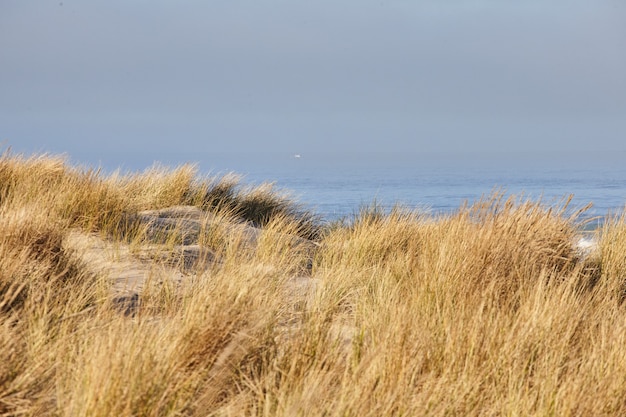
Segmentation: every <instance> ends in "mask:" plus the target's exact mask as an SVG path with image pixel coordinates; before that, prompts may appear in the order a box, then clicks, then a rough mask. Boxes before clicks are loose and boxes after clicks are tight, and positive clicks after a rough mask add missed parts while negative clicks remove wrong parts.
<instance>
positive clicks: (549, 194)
mask: <svg viewBox="0 0 626 417" xmlns="http://www.w3.org/2000/svg"><path fill="white" fill-rule="evenodd" d="M624 161H626V153H623V152H622V153H615V152H614V153H603V152H587V153H556V152H555V153H541V154H540V153H523V154H520V153H479V152H475V153H465V154H462V153H427V154H417V153H414V154H394V153H376V154H374V153H359V152H356V153H350V154H337V153H311V154H299V155H296V154H286V153H285V154H263V155H250V154H243V153H242V154H228V155H207V156H204V157H203V160H202V161H201V163H200V167H201V169H202V170H204V171H207V172H211V173H214V174H220V173H226V172H236V173H239V174H241V175H243V177H244V178H243V181H242V183H244V184H259V183H263V182H271V183H274V184H275V187H276V188H277V189H279V190H282V191H284V192H286V193H288V194H290V195H291V196H292V197H293V198H294V199H296V200H297V201H299V202H300V203H301V204H302V205H303V206H304V207H306V208H307V209H310V210H312V211H314V212H315V213H317V214H319V215H320V216H322V217H323V218H324V219H326V220H336V219H340V218H345V217H349V216H351V215H353V214H354V213H356V212H357V211H358V210H359V209H360V208H361V207H363V206H367V205H371V204H372V203H373V202H376V204H378V205H380V206H382V207H386V208H390V207H392V206H394V205H395V204H399V205H402V206H404V207H407V208H410V209H418V210H422V211H426V212H429V213H432V214H437V213H451V212H454V211H455V210H457V209H458V208H459V207H461V206H462V205H463V204H464V203H469V204H471V203H472V202H475V201H477V200H479V199H481V197H484V196H488V195H490V194H491V193H492V192H493V191H494V190H496V189H498V190H501V191H502V192H504V193H506V195H516V196H524V198H529V199H532V200H535V201H538V200H541V202H542V203H544V204H545V205H549V206H555V207H556V206H559V203H560V202H562V200H563V199H564V198H566V197H567V196H569V195H573V199H572V202H571V204H570V206H569V208H570V210H576V209H579V208H581V207H583V206H585V205H587V204H588V203H592V204H593V206H592V208H591V209H589V210H587V211H586V212H585V214H584V217H586V218H590V217H595V216H599V217H605V216H606V215H607V214H617V213H621V212H622V211H623V209H624V206H625V204H626V163H624Z"/></svg>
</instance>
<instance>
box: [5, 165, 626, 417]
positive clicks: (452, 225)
mask: <svg viewBox="0 0 626 417" xmlns="http://www.w3.org/2000/svg"><path fill="white" fill-rule="evenodd" d="M567 203H568V201H567V200H565V201H563V202H562V203H560V204H553V205H545V204H543V203H541V202H534V201H528V200H524V199H521V198H506V197H504V196H503V195H502V194H498V193H495V194H494V195H492V196H490V197H489V198H486V199H485V200H484V201H481V202H478V203H476V204H475V205H473V206H470V207H461V208H459V210H458V211H457V212H456V213H454V214H452V215H449V216H444V217H437V218H433V217H429V216H426V215H423V214H420V213H417V212H411V211H407V210H403V209H400V208H397V209H395V210H393V211H392V212H391V213H384V212H382V211H381V210H380V209H377V208H376V207H373V208H369V209H364V210H363V211H362V212H361V213H360V214H358V215H357V216H355V218H354V219H353V220H352V221H346V222H345V223H343V224H335V225H329V226H323V225H321V224H320V223H319V222H318V221H317V219H316V217H315V216H314V215H311V214H309V213H307V212H305V211H303V210H301V208H300V207H298V206H297V205H295V204H293V203H291V202H290V201H289V199H288V198H287V197H285V196H284V195H282V194H280V193H279V192H277V191H275V190H274V189H273V188H272V187H271V186H269V185H263V186H262V187H257V188H254V189H250V188H242V187H240V186H239V179H238V178H236V177H234V176H226V177H222V178H198V176H197V174H196V171H195V169H194V168H193V167H192V166H183V167H180V168H177V169H174V170H169V169H166V168H163V167H155V168H153V169H151V170H148V171H146V172H144V173H141V174H125V175H122V174H120V173H117V174H114V175H110V176H103V175H102V174H101V173H100V172H98V171H93V170H89V169H81V168H76V167H70V166H68V165H67V164H66V163H65V161H64V160H63V159H62V158H58V157H54V156H46V155H44V156H36V157H23V156H20V155H11V154H8V153H7V154H5V155H4V156H3V157H2V158H0V415H30V416H112V415H114V416H143V415H146V416H181V415H188V416H196V415H198V416H206V415H215V416H241V415H250V416H253V415H254V416H294V415H302V416H304V415H306V416H309V415H311V416H316V415H324V416H386V415H398V416H400V415H403V416H412V415H434V416H437V415H463V416H466V415H470V416H471V415H524V416H526V415H539V416H544V415H551V416H552V415H559V416H561V415H594V416H595V415H600V416H602V415H606V416H619V415H625V414H626V400H625V399H626V306H625V303H624V300H625V295H626V217H625V215H621V216H616V217H613V218H610V219H607V221H606V222H605V225H604V227H603V228H602V229H601V230H599V231H597V239H598V241H599V245H598V250H597V252H594V253H592V254H590V255H588V256H581V254H580V252H579V251H578V250H577V248H576V246H575V242H576V237H577V234H578V233H579V232H578V230H579V224H578V223H577V222H578V221H579V220H578V218H577V217H576V216H566V214H565V207H566V206H567ZM172 206H195V207H197V208H199V209H202V210H203V213H205V214H203V215H202V216H203V217H202V218H201V219H200V220H199V222H200V225H201V226H200V228H199V229H198V230H199V232H198V236H196V237H194V239H195V240H194V242H195V244H196V245H197V246H198V247H199V248H200V249H203V250H207V251H210V252H211V253H212V254H214V256H215V262H212V263H210V264H205V265H202V266H198V267H196V268H195V269H192V270H185V276H186V279H185V281H184V282H183V283H179V282H176V283H175V282H174V280H173V279H172V280H167V279H163V278H164V277H165V278H167V276H168V275H167V274H169V273H170V272H168V271H171V274H173V273H174V271H175V267H176V265H174V266H172V265H171V264H162V265H161V264H160V262H161V261H160V259H162V258H161V257H157V256H155V257H153V259H152V258H151V259H152V261H150V262H153V264H154V268H157V267H158V268H160V269H158V271H159V272H158V274H157V273H156V272H155V278H154V279H152V280H148V281H147V282H145V285H144V287H143V289H142V292H141V294H139V298H138V300H140V302H139V305H138V306H136V308H133V309H132V311H130V312H129V310H126V309H125V308H120V305H119V303H118V302H117V301H116V298H115V297H116V294H114V292H113V286H112V284H111V277H110V276H108V275H107V273H105V272H102V271H100V270H97V269H94V268H90V265H87V264H85V262H88V261H87V260H86V259H87V258H86V257H84V256H82V257H81V256H80V255H81V253H80V248H73V249H72V248H70V247H68V245H67V242H68V240H69V237H70V236H71V234H72V233H77V232H79V233H85V234H87V233H90V234H91V235H90V236H95V237H98V239H101V240H102V242H109V243H108V244H110V245H112V246H113V247H115V245H117V247H118V248H119V250H120V251H121V250H122V249H121V248H128V249H127V252H125V253H127V254H129V255H124V256H139V254H141V253H142V250H143V249H145V248H148V247H151V248H152V247H153V246H155V245H157V246H158V249H159V250H161V251H170V252H172V251H176V250H178V249H179V248H180V247H181V245H184V243H185V242H184V238H183V237H181V235H180V234H178V235H177V234H176V232H177V231H178V232H181V230H182V229H181V230H173V231H169V230H166V231H165V232H164V233H165V235H164V237H163V239H160V238H159V239H160V240H159V239H156V238H155V236H154V233H152V235H151V234H150V232H149V230H148V226H146V224H145V222H143V223H142V222H141V221H139V220H138V219H141V218H142V217H141V213H142V212H143V211H144V210H152V211H154V210H159V209H164V208H168V207H172ZM196 210H197V209H196ZM188 211H189V212H190V213H193V211H192V210H191V209H188ZM183 220H185V219H183ZM180 224H181V226H180V227H181V228H182V227H183V226H182V224H183V223H180ZM164 230H165V229H164ZM181 233H182V232H181ZM172 236H173V237H172ZM95 237H94V238H95ZM310 238H314V240H313V241H311V240H309V239H310ZM155 241H158V242H157V243H155ZM150 245H152V246H150ZM119 256H121V255H119ZM111 262H112V263H114V262H115V259H112V260H111ZM137 262H140V261H139V260H138V261H137ZM142 262H144V263H143V264H142V265H144V268H148V266H149V265H152V264H150V263H148V264H146V263H145V262H147V261H145V260H144V261H142ZM146 265H147V266H146ZM168 268H169V269H168ZM148 269H149V268H148ZM99 271H100V272H99ZM155 271H156V269H155ZM177 273H178V274H180V272H177ZM157 277H159V279H156V278H157ZM116 303H117V304H116Z"/></svg>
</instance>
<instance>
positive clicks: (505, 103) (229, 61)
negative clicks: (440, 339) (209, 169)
mask: <svg viewBox="0 0 626 417" xmlns="http://www.w3.org/2000/svg"><path fill="white" fill-rule="evenodd" d="M0 142H1V143H2V144H3V146H5V147H6V146H12V147H13V149H14V150H16V151H23V152H33V151H52V152H67V153H68V154H69V155H71V156H72V157H73V158H76V159H78V160H85V161H98V160H104V161H127V164H131V162H130V161H129V160H132V159H133V158H139V155H141V154H144V155H150V158H155V159H163V160H168V159H171V158H172V156H173V155H174V156H176V158H179V159H189V160H199V159H202V158H203V155H206V154H208V153H211V152H231V151H233V152H235V151H243V150H246V151H251V152H262V151H278V152H283V151H284V152H289V153H303V154H304V153H307V152H312V151H315V150H327V151H334V150H336V151H350V150H364V151H373V152H378V151H397V152H401V153H409V152H430V151H448V150H455V151H461V152H462V151H467V150H477V151H494V150H495V151H544V150H546V151H554V150H561V149H567V150H582V151H585V150H590V149H600V150H602V151H607V152H609V151H624V150H626V2H624V1H623V0H586V1H578V0H530V1H513V0H492V1H488V0H482V1H479V0H476V1H472V0H467V1H463V0H456V1H454V0H450V1H439V0H432V1H428V0H423V1H420V0H379V1H369V0H358V1H357V0H344V1H341V0H332V1H331V0H321V1H302V0H300V1H296V0H289V1H287V0H273V1H260V0H229V1H226V0H212V1H200V0H198V1H164V0H161V1H154V0H152V1H147V0H130V1H129V0H123V1H122V0H108V1H90V0H81V1H78V0H58V1H44V0H38V1H34V0H33V1H31V0H0Z"/></svg>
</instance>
